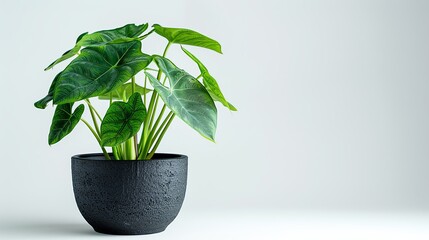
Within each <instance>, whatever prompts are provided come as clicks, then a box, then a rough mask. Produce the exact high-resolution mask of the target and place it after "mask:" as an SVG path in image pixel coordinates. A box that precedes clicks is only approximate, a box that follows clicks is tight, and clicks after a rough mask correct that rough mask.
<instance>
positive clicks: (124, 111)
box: [101, 93, 146, 146]
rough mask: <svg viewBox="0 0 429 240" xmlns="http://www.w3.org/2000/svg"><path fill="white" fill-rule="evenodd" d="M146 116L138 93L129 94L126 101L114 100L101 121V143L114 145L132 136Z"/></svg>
mask: <svg viewBox="0 0 429 240" xmlns="http://www.w3.org/2000/svg"><path fill="white" fill-rule="evenodd" d="M145 118H146V108H145V106H144V104H143V101H142V98H141V95H140V93H134V94H133V95H131V97H130V98H129V100H128V102H127V103H124V102H114V103H112V105H110V107H109V109H107V112H106V116H104V118H103V121H102V122H101V145H103V146H116V145H118V144H121V143H123V142H125V141H126V140H127V139H129V138H131V137H132V136H134V135H135V134H136V133H137V132H138V131H139V129H140V127H141V125H142V124H143V121H144V120H145Z"/></svg>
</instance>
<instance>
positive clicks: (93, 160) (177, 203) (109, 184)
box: [72, 153, 188, 235]
mask: <svg viewBox="0 0 429 240" xmlns="http://www.w3.org/2000/svg"><path fill="white" fill-rule="evenodd" d="M187 172H188V157H187V156H185V155H179V154H163V153H160V154H155V155H154V157H153V158H152V159H151V160H133V161H127V160H121V161H117V160H105V158H104V156H103V154H101V153H100V154H81V155H76V156H73V157H72V180H73V191H74V195H75V199H76V203H77V206H78V208H79V211H80V212H81V214H82V216H83V217H84V218H85V220H86V221H87V222H88V223H89V224H90V225H91V226H92V227H93V228H94V230H95V231H96V232H100V233H106V234H117V235H138V234H151V233H158V232H162V231H164V230H165V229H166V227H167V226H168V225H169V224H170V223H171V222H172V221H173V220H174V219H175V218H176V216H177V214H178V213H179V211H180V208H181V207H182V203H183V200H184V198H185V192H186V182H187Z"/></svg>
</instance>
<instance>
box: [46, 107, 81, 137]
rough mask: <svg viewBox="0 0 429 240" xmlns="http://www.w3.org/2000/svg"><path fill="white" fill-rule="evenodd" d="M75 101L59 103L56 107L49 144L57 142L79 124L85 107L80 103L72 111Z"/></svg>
mask: <svg viewBox="0 0 429 240" xmlns="http://www.w3.org/2000/svg"><path fill="white" fill-rule="evenodd" d="M72 106H73V103H66V104H61V105H58V106H57V108H56V109H55V113H54V117H53V119H52V124H51V128H50V131H49V137H48V142H49V145H52V144H55V143H57V142H59V141H60V140H61V139H63V138H64V137H65V136H67V135H68V134H69V133H70V132H71V131H73V129H74V127H76V125H77V124H78V122H79V120H80V118H81V116H82V113H83V111H84V109H85V106H84V105H83V104H80V105H79V106H78V107H77V108H76V109H75V110H74V112H73V113H72Z"/></svg>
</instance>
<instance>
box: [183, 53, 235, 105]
mask: <svg viewBox="0 0 429 240" xmlns="http://www.w3.org/2000/svg"><path fill="white" fill-rule="evenodd" d="M182 50H183V52H185V53H186V55H188V56H189V57H190V58H191V59H192V60H193V61H194V62H195V63H196V64H197V65H198V68H199V69H200V72H201V76H202V77H203V84H204V86H205V87H206V89H207V91H208V92H209V93H210V96H211V97H212V98H213V100H215V101H218V102H220V103H222V104H223V105H224V106H225V107H227V108H228V109H229V110H231V111H237V109H236V108H235V107H234V106H233V105H232V104H231V103H229V102H228V101H227V100H226V99H225V97H224V96H223V94H222V91H221V90H220V87H219V84H218V83H217V81H216V79H214V77H212V75H210V73H209V70H207V68H206V67H205V66H204V64H203V63H202V62H201V61H200V60H199V59H198V58H197V57H195V56H194V55H193V54H192V53H190V52H189V51H188V50H186V49H185V48H184V47H182Z"/></svg>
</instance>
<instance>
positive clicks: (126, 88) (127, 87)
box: [98, 83, 152, 100]
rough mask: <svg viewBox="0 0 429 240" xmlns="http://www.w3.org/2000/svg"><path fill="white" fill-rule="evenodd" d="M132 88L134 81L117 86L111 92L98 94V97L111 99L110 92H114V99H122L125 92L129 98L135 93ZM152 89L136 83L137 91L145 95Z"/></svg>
mask: <svg viewBox="0 0 429 240" xmlns="http://www.w3.org/2000/svg"><path fill="white" fill-rule="evenodd" d="M132 88H133V87H132V83H125V84H123V85H121V86H119V87H118V88H116V89H115V90H113V91H111V92H110V93H107V94H104V95H101V96H98V99H101V100H110V94H112V98H113V99H115V100H122V95H123V92H125V96H126V98H127V99H128V98H129V97H130V96H131V94H133V91H132ZM151 91H152V90H151V89H147V88H144V87H142V86H140V85H138V84H136V86H135V92H138V93H140V94H141V95H145V94H146V93H148V92H151Z"/></svg>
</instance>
